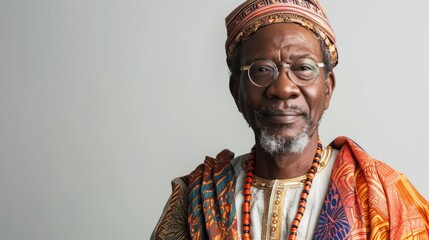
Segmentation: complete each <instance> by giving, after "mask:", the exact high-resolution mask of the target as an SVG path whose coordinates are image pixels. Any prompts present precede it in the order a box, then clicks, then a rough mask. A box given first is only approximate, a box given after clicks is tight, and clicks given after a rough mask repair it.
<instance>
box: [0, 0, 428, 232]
mask: <svg viewBox="0 0 429 240" xmlns="http://www.w3.org/2000/svg"><path fill="white" fill-rule="evenodd" d="M239 3H241V1H238V0H228V1H201V0H187V1H175V0H164V1H143V0H139V1H137V0H124V1H114V0H76V1H65V0H39V1H31V0H0V239H5V240H24V239H25V240H26V239H31V240H57V239H61V240H68V239H80V240H85V239H88V240H89V239H100V240H101V239H103V240H110V239H136V240H137V239H148V238H149V235H150V233H151V231H152V229H153V227H154V226H155V224H156V222H157V220H158V217H159V215H160V214H161V211H162V208H163V205H164V203H165V202H166V200H167V198H168V196H169V194H170V181H171V179H173V178H174V177H177V176H182V175H185V174H187V173H189V172H190V171H192V170H193V169H194V168H195V167H196V166H197V164H199V163H201V162H202V161H203V158H204V156H205V155H211V156H214V155H216V153H217V152H219V151H220V150H222V149H223V148H229V149H231V150H232V151H234V152H235V153H236V154H237V155H238V154H242V153H245V152H247V151H248V150H249V149H250V148H251V146H252V144H253V143H252V142H253V141H252V140H253V137H252V132H251V131H250V129H249V128H248V127H247V126H246V123H245V122H244V120H243V119H242V117H241V116H240V114H239V113H238V111H237V110H236V108H235V105H234V102H233V100H232V98H231V96H230V95H229V90H228V70H227V67H226V64H225V53H224V41H225V39H226V30H225V28H224V17H225V16H226V15H227V14H228V13H229V12H230V11H231V10H232V9H233V8H234V7H235V6H236V5H238V4H239ZM323 3H324V4H325V8H326V10H327V11H328V15H329V17H330V20H331V23H332V25H333V28H334V30H335V32H336V33H337V38H338V49H339V56H340V64H339V66H338V67H337V68H336V69H335V73H336V76H337V88H336V89H335V92H334V97H333V99H332V104H331V107H330V109H329V110H328V111H327V113H326V114H325V118H324V121H323V123H322V125H321V136H322V140H323V141H324V143H325V145H326V144H328V143H329V142H330V141H331V140H332V139H333V138H334V137H336V136H338V135H347V136H349V137H351V138H352V139H354V140H355V141H357V142H358V143H359V144H360V145H361V146H362V147H363V148H364V149H366V150H367V151H368V152H370V153H371V154H372V155H373V156H375V157H377V158H379V159H381V160H383V161H384V162H386V163H388V164H389V165H391V166H393V167H394V168H396V169H398V170H400V171H401V172H403V173H405V174H406V175H407V176H408V177H409V178H410V179H411V181H412V182H413V183H414V184H415V186H416V187H417V188H418V189H419V190H420V192H421V193H422V194H423V195H424V196H425V197H426V198H429V187H428V186H427V184H426V183H427V177H428V169H429V168H428V163H427V162H428V161H429V153H428V149H429V147H428V134H429V128H428V126H427V124H428V122H429V108H428V106H427V105H428V103H429V95H428V92H429V76H428V69H429V65H428V64H429V62H428V58H427V56H428V54H429V47H428V36H429V28H428V27H427V26H428V23H429V17H428V14H427V10H428V9H429V1H421V0H408V1H388V0H379V1H365V2H362V1H345V0H341V1H334V0H330V1H328V0H325V1H323Z"/></svg>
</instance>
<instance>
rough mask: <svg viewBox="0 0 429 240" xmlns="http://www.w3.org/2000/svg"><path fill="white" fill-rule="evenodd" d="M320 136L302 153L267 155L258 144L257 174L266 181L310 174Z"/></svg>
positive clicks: (316, 136)
mask: <svg viewBox="0 0 429 240" xmlns="http://www.w3.org/2000/svg"><path fill="white" fill-rule="evenodd" d="M318 140H319V135H318V134H317V132H316V133H314V134H313V136H312V137H311V138H310V142H309V143H308V145H307V146H306V147H305V149H304V151H302V152H300V153H277V154H274V155H271V154H269V153H267V152H266V151H265V150H264V149H263V148H262V147H261V146H260V145H259V143H258V144H256V165H255V174H256V175H257V176H258V177H261V178H264V179H288V178H295V177H299V176H302V175H304V174H306V173H307V172H308V170H309V169H310V167H311V164H312V163H313V159H314V155H315V154H316V150H317V143H318Z"/></svg>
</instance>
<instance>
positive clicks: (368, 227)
mask: <svg viewBox="0 0 429 240" xmlns="http://www.w3.org/2000/svg"><path fill="white" fill-rule="evenodd" d="M330 145H331V146H332V147H333V148H335V149H338V150H339V153H338V156H337V159H336V161H335V163H334V167H333V169H332V175H331V179H330V183H329V189H328V192H327V194H326V197H325V200H324V205H323V207H322V211H321V214H320V218H319V223H318V225H317V227H316V230H315V233H314V236H313V239H392V240H397V239H429V203H428V202H427V201H426V200H425V199H424V198H423V197H422V196H421V195H420V194H419V193H418V192H417V190H416V189H415V188H414V187H413V186H412V185H411V183H410V182H409V181H408V180H407V178H406V177H405V176H404V175H402V174H401V173H399V172H397V171H395V170H394V169H392V168H391V167H389V166H387V165H386V164H384V163H382V162H380V161H378V160H375V159H373V158H372V157H371V156H369V155H368V154H367V153H366V152H365V151H364V150H363V149H362V148H360V147H359V146H358V145H357V144H356V143H354V142H353V141H352V140H350V139H348V138H346V137H339V138H337V139H335V140H334V141H333V142H332V143H331V144H330ZM233 157H234V154H233V153H231V152H229V151H228V150H224V151H222V152H221V153H220V154H218V156H217V157H216V159H213V158H210V157H206V160H205V161H204V163H203V164H201V165H200V166H198V167H197V169H196V170H194V171H193V172H192V173H191V174H190V175H187V176H185V177H182V178H177V179H175V180H173V182H172V188H173V193H172V195H171V197H170V199H169V201H168V203H167V205H166V207H165V209H164V212H163V215H162V216H161V218H160V220H159V222H158V224H157V227H156V228H155V230H154V232H153V234H152V237H151V239H219V240H224V239H239V237H238V236H239V235H238V231H239V230H238V228H239V227H240V226H237V216H236V214H235V209H236V207H241V206H235V203H234V199H235V181H236V179H235V174H234V168H233V166H232V165H231V164H230V163H229V162H230V160H231V159H233Z"/></svg>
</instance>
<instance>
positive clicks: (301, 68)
mask: <svg viewBox="0 0 429 240" xmlns="http://www.w3.org/2000/svg"><path fill="white" fill-rule="evenodd" d="M312 70H313V68H312V67H311V66H309V65H301V66H299V68H298V71H303V72H305V71H312Z"/></svg>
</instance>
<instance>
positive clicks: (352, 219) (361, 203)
mask: <svg viewBox="0 0 429 240" xmlns="http://www.w3.org/2000/svg"><path fill="white" fill-rule="evenodd" d="M226 25H227V30H228V39H227V41H226V53H227V62H228V66H229V69H230V70H231V77H230V90H231V94H232V96H233V98H234V100H235V102H236V105H237V107H238V110H239V111H240V112H241V113H242V114H243V116H244V118H245V119H246V121H247V123H248V124H249V125H250V126H251V128H252V130H253V131H254V134H255V146H254V147H253V148H252V150H251V151H250V153H249V154H246V155H243V156H239V157H236V158H234V157H233V154H232V153H231V152H229V151H228V150H224V151H223V152H221V153H220V154H218V156H217V157H216V158H209V157H208V158H206V160H205V161H204V163H203V164H202V165H200V166H198V167H197V169H196V170H194V171H193V172H192V173H191V174H189V175H187V176H184V177H181V178H177V179H175V180H173V183H172V186H173V193H172V195H171V197H170V199H169V200H168V203H167V205H166V207H165V209H164V212H163V214H162V216H161V219H160V220H159V222H158V224H157V226H156V228H155V230H154V232H153V234H152V238H153V239H286V238H289V239H411V238H413V239H429V237H428V234H429V219H428V214H429V204H428V202H427V201H426V200H425V199H424V198H423V197H422V196H421V195H420V194H419V193H418V192H417V191H416V190H415V189H414V187H413V186H412V185H411V184H410V183H409V181H408V180H407V179H406V178H405V177H404V176H403V175H401V174H400V173H398V172H397V171H395V170H394V169H392V168H390V167H389V166H387V165H386V164H384V163H382V162H380V161H378V160H375V159H373V158H372V157H370V156H369V155H368V154H367V153H366V152H365V151H364V150H362V149H361V148H360V147H359V146H358V145H357V144H356V143H354V142H353V141H352V140H350V139H348V138H345V137H339V138H337V139H335V140H334V141H333V142H332V143H331V144H330V145H329V146H327V147H326V148H323V147H322V144H321V142H320V140H319V133H318V126H319V122H320V119H321V117H322V115H323V112H324V111H325V110H326V109H327V108H328V107H329V102H330V99H331V96H332V93H333V91H334V88H335V75H334V73H333V68H334V67H335V66H336V64H337V62H338V54H337V49H336V46H335V42H336V41H335V35H334V32H333V30H332V29H331V27H330V25H329V24H328V21H327V17H326V14H325V12H324V11H323V9H322V7H321V5H320V3H319V2H318V1H317V0H309V1H304V0H271V1H268V0H249V1H246V2H245V3H243V4H242V5H240V6H239V7H237V8H236V9H235V10H234V11H233V12H232V13H231V14H230V15H229V16H228V17H227V18H226Z"/></svg>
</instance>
